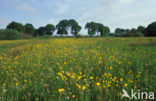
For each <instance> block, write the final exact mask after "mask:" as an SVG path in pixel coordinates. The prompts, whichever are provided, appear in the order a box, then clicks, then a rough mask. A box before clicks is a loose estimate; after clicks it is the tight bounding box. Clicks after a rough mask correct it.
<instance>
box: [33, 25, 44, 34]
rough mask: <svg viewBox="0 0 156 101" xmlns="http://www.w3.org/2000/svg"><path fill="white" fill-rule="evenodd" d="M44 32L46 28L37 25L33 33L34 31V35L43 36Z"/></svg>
mask: <svg viewBox="0 0 156 101" xmlns="http://www.w3.org/2000/svg"><path fill="white" fill-rule="evenodd" d="M45 34H46V30H45V27H39V28H38V29H37V30H36V31H35V33H34V36H43V35H45Z"/></svg>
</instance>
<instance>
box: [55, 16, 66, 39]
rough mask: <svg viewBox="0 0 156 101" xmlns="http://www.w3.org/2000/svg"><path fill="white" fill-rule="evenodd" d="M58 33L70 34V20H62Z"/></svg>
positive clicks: (57, 26)
mask: <svg viewBox="0 0 156 101" xmlns="http://www.w3.org/2000/svg"><path fill="white" fill-rule="evenodd" d="M56 29H57V34H60V36H63V35H64V34H68V20H66V19H65V20H61V21H60V22H59V23H58V24H57V25H56Z"/></svg>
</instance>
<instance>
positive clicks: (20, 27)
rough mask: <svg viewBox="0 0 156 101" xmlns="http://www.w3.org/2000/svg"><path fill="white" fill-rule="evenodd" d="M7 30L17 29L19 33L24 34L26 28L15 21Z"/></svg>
mask: <svg viewBox="0 0 156 101" xmlns="http://www.w3.org/2000/svg"><path fill="white" fill-rule="evenodd" d="M7 29H16V30H17V31H19V32H24V26H23V25H22V24H21V23H17V22H14V21H13V22H11V23H9V24H8V25H7Z"/></svg>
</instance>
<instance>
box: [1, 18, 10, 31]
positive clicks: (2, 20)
mask: <svg viewBox="0 0 156 101" xmlns="http://www.w3.org/2000/svg"><path fill="white" fill-rule="evenodd" d="M8 23H10V20H8V19H3V18H0V27H1V28H5V27H6V26H7V24H8ZM1 28H0V29H1Z"/></svg>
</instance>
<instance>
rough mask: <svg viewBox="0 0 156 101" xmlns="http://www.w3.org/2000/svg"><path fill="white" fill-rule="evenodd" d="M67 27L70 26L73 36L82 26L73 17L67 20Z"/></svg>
mask: <svg viewBox="0 0 156 101" xmlns="http://www.w3.org/2000/svg"><path fill="white" fill-rule="evenodd" d="M68 27H70V28H71V34H73V35H74V36H76V35H77V34H78V32H80V30H81V28H82V27H81V26H80V25H79V24H78V23H77V22H76V21H75V20H74V19H71V20H69V21H68Z"/></svg>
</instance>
